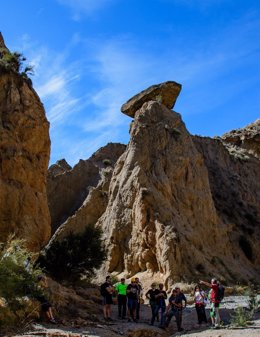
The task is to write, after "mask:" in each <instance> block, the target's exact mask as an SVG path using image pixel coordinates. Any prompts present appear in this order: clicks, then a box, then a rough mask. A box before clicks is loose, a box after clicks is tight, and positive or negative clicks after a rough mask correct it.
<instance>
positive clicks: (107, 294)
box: [100, 276, 114, 321]
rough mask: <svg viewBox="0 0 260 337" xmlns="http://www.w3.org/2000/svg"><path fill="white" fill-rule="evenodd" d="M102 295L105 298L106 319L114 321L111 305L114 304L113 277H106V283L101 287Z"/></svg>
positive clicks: (104, 310)
mask: <svg viewBox="0 0 260 337" xmlns="http://www.w3.org/2000/svg"><path fill="white" fill-rule="evenodd" d="M100 291H101V295H102V296H103V313H104V319H105V320H108V321H112V318H111V304H113V298H112V294H113V292H114V287H113V285H112V283H111V277H110V276H107V277H106V282H105V283H103V284H102V285H101V287H100Z"/></svg>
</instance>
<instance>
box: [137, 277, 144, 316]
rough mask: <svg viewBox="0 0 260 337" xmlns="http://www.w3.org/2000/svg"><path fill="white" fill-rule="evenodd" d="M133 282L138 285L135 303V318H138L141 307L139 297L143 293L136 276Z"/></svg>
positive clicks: (140, 297)
mask: <svg viewBox="0 0 260 337" xmlns="http://www.w3.org/2000/svg"><path fill="white" fill-rule="evenodd" d="M135 283H136V285H137V287H138V301H137V305H136V319H137V320H139V319H140V308H141V299H142V295H143V287H142V284H141V282H140V280H139V278H138V277H136V278H135Z"/></svg>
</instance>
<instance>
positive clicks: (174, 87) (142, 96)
mask: <svg viewBox="0 0 260 337" xmlns="http://www.w3.org/2000/svg"><path fill="white" fill-rule="evenodd" d="M180 91H181V85H180V84H179V83H176V82H173V81H167V82H163V83H160V84H155V85H152V86H151V87H149V88H147V89H145V90H143V91H141V92H140V93H139V94H137V95H135V96H133V97H132V98H130V99H129V100H128V101H127V102H126V103H125V104H123V105H122V107H121V111H122V112H123V113H124V114H126V115H128V116H130V117H134V116H135V113H136V111H137V110H138V109H140V108H141V107H142V105H143V104H144V103H145V102H148V101H151V100H153V101H158V102H160V103H162V104H163V105H165V106H166V107H167V108H169V109H172V108H173V107H174V104H175V102H176V100H177V97H178V96H179V93H180Z"/></svg>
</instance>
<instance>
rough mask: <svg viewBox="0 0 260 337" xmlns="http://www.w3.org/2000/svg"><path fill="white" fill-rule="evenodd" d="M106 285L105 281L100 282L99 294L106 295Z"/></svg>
mask: <svg viewBox="0 0 260 337" xmlns="http://www.w3.org/2000/svg"><path fill="white" fill-rule="evenodd" d="M106 287H107V284H106V283H103V284H101V286H100V295H101V296H104V297H105V296H106V295H107V291H106Z"/></svg>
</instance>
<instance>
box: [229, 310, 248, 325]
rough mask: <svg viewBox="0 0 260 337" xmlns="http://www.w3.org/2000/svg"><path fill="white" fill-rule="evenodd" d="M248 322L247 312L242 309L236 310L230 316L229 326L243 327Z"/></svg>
mask: <svg viewBox="0 0 260 337" xmlns="http://www.w3.org/2000/svg"><path fill="white" fill-rule="evenodd" d="M249 321H250V316H249V312H248V311H247V310H246V309H245V308H243V307H238V308H236V309H235V311H234V313H233V314H232V315H231V324H232V325H234V326H241V327H243V326H246V325H247V324H248V323H249Z"/></svg>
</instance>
